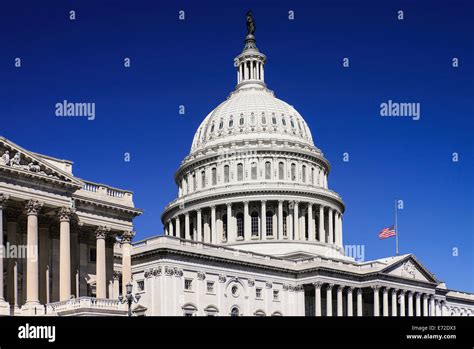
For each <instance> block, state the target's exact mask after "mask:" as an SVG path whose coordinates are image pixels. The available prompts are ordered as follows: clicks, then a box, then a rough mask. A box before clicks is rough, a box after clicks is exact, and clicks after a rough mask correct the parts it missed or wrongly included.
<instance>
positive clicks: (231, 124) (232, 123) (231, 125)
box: [229, 118, 234, 128]
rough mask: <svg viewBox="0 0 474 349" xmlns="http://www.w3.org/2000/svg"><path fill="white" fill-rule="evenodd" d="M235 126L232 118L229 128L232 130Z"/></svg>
mask: <svg viewBox="0 0 474 349" xmlns="http://www.w3.org/2000/svg"><path fill="white" fill-rule="evenodd" d="M233 126H234V119H232V118H230V119H229V128H232V127H233Z"/></svg>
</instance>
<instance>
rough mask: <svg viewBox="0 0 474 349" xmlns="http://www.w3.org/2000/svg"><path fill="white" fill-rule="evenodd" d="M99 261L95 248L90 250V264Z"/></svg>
mask: <svg viewBox="0 0 474 349" xmlns="http://www.w3.org/2000/svg"><path fill="white" fill-rule="evenodd" d="M96 261H97V250H96V249H95V247H90V248H89V262H93V263H94V262H96Z"/></svg>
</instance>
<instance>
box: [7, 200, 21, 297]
mask: <svg viewBox="0 0 474 349" xmlns="http://www.w3.org/2000/svg"><path fill="white" fill-rule="evenodd" d="M19 215H20V211H17V210H11V209H10V210H8V211H7V212H6V217H7V237H8V241H9V242H10V243H11V244H12V245H17V244H18V235H17V227H18V222H17V221H18V216H19ZM16 261H17V260H16V258H8V261H7V268H8V272H7V299H8V302H9V303H10V304H15V303H14V299H15V289H14V284H15V282H14V281H15V280H14V268H15V264H16Z"/></svg>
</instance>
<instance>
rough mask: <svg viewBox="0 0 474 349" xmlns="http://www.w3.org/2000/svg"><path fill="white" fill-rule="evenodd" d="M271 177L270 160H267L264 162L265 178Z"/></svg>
mask: <svg viewBox="0 0 474 349" xmlns="http://www.w3.org/2000/svg"><path fill="white" fill-rule="evenodd" d="M271 178H272V163H271V162H270V161H267V162H266V163H265V179H271Z"/></svg>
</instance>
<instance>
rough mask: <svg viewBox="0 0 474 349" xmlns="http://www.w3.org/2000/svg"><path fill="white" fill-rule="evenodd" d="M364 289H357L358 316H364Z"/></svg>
mask: <svg viewBox="0 0 474 349" xmlns="http://www.w3.org/2000/svg"><path fill="white" fill-rule="evenodd" d="M362 314H363V312H362V289H361V288H358V289H357V316H362Z"/></svg>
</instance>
